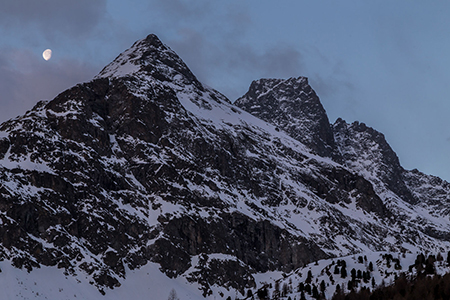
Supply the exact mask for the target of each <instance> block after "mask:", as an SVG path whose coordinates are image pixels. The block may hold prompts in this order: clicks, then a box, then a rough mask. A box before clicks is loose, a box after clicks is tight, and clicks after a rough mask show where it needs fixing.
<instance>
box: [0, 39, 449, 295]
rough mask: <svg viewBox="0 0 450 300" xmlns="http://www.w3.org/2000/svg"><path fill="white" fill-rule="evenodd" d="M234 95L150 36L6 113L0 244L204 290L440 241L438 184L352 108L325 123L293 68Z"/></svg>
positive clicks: (95, 274) (15, 258) (84, 268)
mask: <svg viewBox="0 0 450 300" xmlns="http://www.w3.org/2000/svg"><path fill="white" fill-rule="evenodd" d="M264 89H266V90H264ZM255 96H256V97H255ZM289 97H293V98H294V99H290V98H289ZM280 99H281V100H280ZM258 101H262V102H265V101H266V102H267V103H270V104H271V105H260V106H259V107H255V106H257V105H258ZM236 104H237V106H236V105H234V104H232V103H231V101H229V100H228V99H227V98H226V97H225V96H223V95H222V94H220V93H219V92H217V91H215V90H213V89H211V88H209V87H206V86H204V85H203V84H202V83H200V82H199V81H198V80H197V78H196V77H195V75H193V74H192V72H190V70H189V69H188V68H187V66H186V65H185V64H184V62H183V61H182V60H181V58H179V57H178V56H177V55H176V53H175V52H173V51H172V50H171V49H170V48H169V47H168V46H166V45H164V44H163V43H162V42H161V41H160V40H159V39H158V38H157V37H156V36H155V35H149V36H147V38H145V39H143V40H140V41H137V42H136V43H134V44H133V46H132V47H131V48H130V49H128V50H126V51H125V52H123V53H122V54H120V55H119V56H118V57H117V58H116V59H115V60H114V61H113V62H112V63H111V64H109V65H107V66H106V67H105V68H104V69H103V70H102V71H101V72H100V73H99V75H97V76H96V77H94V79H93V80H92V81H90V82H87V83H83V84H79V85H76V86H75V87H73V88H71V89H68V90H66V91H64V92H62V93H61V94H59V95H58V96H57V97H56V98H55V99H54V100H52V101H49V102H40V103H38V104H37V105H36V106H35V107H34V108H33V109H31V110H30V111H28V112H27V113H25V114H24V115H23V116H19V117H17V118H15V119H11V120H9V121H7V122H4V123H3V124H1V125H0V132H1V134H0V168H1V171H2V172H1V177H0V184H1V187H0V212H1V214H0V218H1V224H2V228H1V229H0V237H1V247H0V248H1V249H0V259H1V260H5V261H11V263H12V264H13V265H14V266H16V267H18V268H26V269H28V270H29V271H32V270H34V269H36V268H40V267H41V266H55V267H58V268H61V269H63V270H65V272H66V273H67V274H70V276H75V277H77V276H78V277H80V276H81V277H83V278H84V277H85V278H87V281H88V282H91V283H92V284H93V285H95V286H96V287H97V288H98V289H99V290H100V291H102V293H105V291H106V292H109V291H110V289H113V288H114V289H117V288H120V287H119V286H120V285H122V284H123V283H125V282H126V276H127V274H128V273H130V272H132V271H134V270H138V269H140V268H142V267H144V266H146V265H147V264H157V265H159V269H160V272H162V273H163V274H164V275H165V276H167V277H168V278H174V279H176V278H183V279H184V280H185V281H186V282H189V283H191V284H194V283H195V284H197V285H198V287H199V289H200V290H201V294H202V295H203V296H205V297H209V296H211V297H213V296H215V295H217V293H222V294H224V293H225V291H226V290H229V289H234V290H236V291H239V292H241V293H242V292H243V291H244V290H245V289H246V288H256V287H257V285H258V284H259V283H258V282H257V280H256V279H255V278H256V277H257V276H258V274H261V273H264V272H278V271H283V272H291V271H293V270H295V269H297V268H300V267H302V266H304V265H305V264H307V263H310V262H312V261H316V260H319V259H325V258H331V257H339V256H344V255H349V254H355V253H360V252H363V251H396V252H414V251H421V250H424V251H425V250H430V249H439V250H440V251H445V250H446V249H448V248H449V246H450V236H449V234H448V233H449V232H450V220H448V217H447V218H445V214H446V212H448V211H449V203H448V201H449V195H450V185H449V184H448V183H447V182H445V181H442V180H439V179H438V178H437V177H433V176H428V175H425V174H422V173H420V172H418V171H406V170H404V169H403V168H402V167H401V165H400V163H399V161H398V158H397V156H396V154H395V152H394V151H393V150H392V149H391V148H390V146H389V145H388V144H387V142H386V140H385V139H384V136H383V135H382V134H381V133H378V132H377V131H375V130H373V129H371V128H369V127H367V126H365V125H363V124H362V123H353V124H347V123H346V122H345V121H343V120H338V121H336V123H335V124H334V125H331V124H330V123H329V121H328V117H327V116H326V112H325V110H324V108H323V107H322V105H321V103H320V100H319V98H318V96H317V95H316V94H315V92H314V90H312V88H311V87H310V86H309V84H308V82H307V79H306V78H305V77H298V78H291V79H287V80H281V79H261V80H259V81H255V82H254V83H252V85H251V86H250V90H249V92H248V93H247V94H246V95H244V96H243V97H242V98H240V99H239V100H238V101H237V103H236ZM302 105H303V106H302ZM297 107H306V108H307V110H306V111H305V110H300V111H297V110H296V108H297ZM274 109H275V111H276V112H279V113H277V114H274V113H273V110H274ZM245 110H248V111H249V113H248V112H246V111H245ZM250 113H253V114H255V115H256V116H253V115H251V114H250ZM261 116H262V117H261ZM257 117H261V119H263V120H261V119H259V118H257ZM264 119H265V120H264ZM292 120H294V121H293V122H291V121H292ZM289 122H291V123H289ZM292 123H293V124H295V126H289V124H291V125H292ZM322 127H323V128H322ZM302 132H304V133H306V134H304V135H302V134H301V133H302ZM366 162H370V163H366Z"/></svg>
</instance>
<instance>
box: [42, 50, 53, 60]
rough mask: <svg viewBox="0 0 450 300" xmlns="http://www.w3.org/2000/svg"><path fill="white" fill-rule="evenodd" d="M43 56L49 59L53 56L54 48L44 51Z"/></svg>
mask: <svg viewBox="0 0 450 300" xmlns="http://www.w3.org/2000/svg"><path fill="white" fill-rule="evenodd" d="M42 57H43V58H44V59H45V60H49V59H50V58H52V50H51V49H47V50H45V51H44V52H43V53H42Z"/></svg>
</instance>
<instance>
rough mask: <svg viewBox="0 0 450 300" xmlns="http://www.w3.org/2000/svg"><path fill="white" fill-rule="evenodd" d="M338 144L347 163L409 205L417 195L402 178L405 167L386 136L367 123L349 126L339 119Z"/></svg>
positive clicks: (335, 131)
mask: <svg viewBox="0 0 450 300" xmlns="http://www.w3.org/2000/svg"><path fill="white" fill-rule="evenodd" d="M333 131H334V136H335V140H336V145H337V147H338V149H339V152H340V155H341V156H342V158H343V161H344V162H345V164H346V165H347V166H348V167H350V168H351V169H353V170H354V171H356V172H357V173H359V174H363V175H364V177H366V179H369V180H371V181H373V182H375V183H376V182H380V183H382V184H384V185H385V187H386V188H388V189H389V190H391V191H393V192H394V193H395V194H397V195H398V196H400V197H401V198H402V199H403V200H405V201H407V202H415V198H414V196H413V195H412V194H411V192H410V191H409V190H408V188H407V187H406V185H405V183H404V182H403V179H402V176H403V175H402V174H403V172H404V169H403V167H402V166H401V165H400V161H399V159H398V157H397V154H396V153H395V152H394V150H393V149H392V148H391V146H390V145H389V143H388V142H387V141H386V138H385V136H384V134H382V133H381V132H379V131H377V130H375V129H373V128H372V127H369V126H367V125H366V124H364V123H360V122H357V121H356V122H353V123H352V124H348V123H347V122H345V121H344V120H342V119H341V118H338V119H337V120H336V122H335V123H334V125H333Z"/></svg>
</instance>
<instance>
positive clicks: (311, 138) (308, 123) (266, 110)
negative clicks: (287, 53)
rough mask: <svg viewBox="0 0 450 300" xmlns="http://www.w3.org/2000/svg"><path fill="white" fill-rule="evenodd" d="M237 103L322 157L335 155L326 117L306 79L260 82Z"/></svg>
mask: <svg viewBox="0 0 450 300" xmlns="http://www.w3.org/2000/svg"><path fill="white" fill-rule="evenodd" d="M235 104H236V105H237V106H239V107H240V108H242V109H244V110H246V111H247V112H249V113H251V114H252V115H254V116H257V117H258V118H260V119H262V120H264V121H267V122H269V123H272V124H274V125H276V126H277V127H278V128H279V129H281V130H283V131H285V132H286V133H287V134H289V135H290V136H291V137H293V138H295V139H297V140H299V141H301V142H302V143H304V144H306V145H307V146H309V147H310V148H311V149H312V150H313V151H315V152H316V153H317V154H319V155H322V156H328V157H331V156H333V153H334V149H335V146H334V138H333V132H332V129H331V126H330V123H329V121H328V117H327V114H326V112H325V109H324V108H323V106H322V104H321V103H320V100H319V97H318V96H317V95H316V93H315V92H314V90H313V89H312V88H311V86H310V85H309V83H308V79H307V78H306V77H297V78H289V79H260V80H257V81H253V82H252V84H251V85H250V88H249V90H248V92H247V93H246V94H245V95H244V96H243V97H241V98H239V99H238V100H236V102H235Z"/></svg>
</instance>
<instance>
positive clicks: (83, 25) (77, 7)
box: [0, 0, 106, 39]
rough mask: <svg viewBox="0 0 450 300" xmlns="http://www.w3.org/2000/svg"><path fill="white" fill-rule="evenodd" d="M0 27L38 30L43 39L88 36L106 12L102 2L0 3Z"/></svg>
mask: <svg viewBox="0 0 450 300" xmlns="http://www.w3.org/2000/svg"><path fill="white" fill-rule="evenodd" d="M0 7H1V10H0V26H1V28H2V29H3V31H6V32H11V31H14V32H19V33H27V32H29V31H30V30H31V31H33V30H38V31H39V32H41V33H43V34H44V35H45V36H46V37H47V38H49V39H53V38H55V37H56V36H59V35H60V34H62V35H71V36H72V37H79V36H83V35H86V34H87V33H89V32H90V31H91V30H92V29H93V28H95V26H96V25H97V24H98V22H99V21H100V19H101V18H102V17H104V15H105V13H106V0H95V1H91V0H77V1H61V0H39V1H30V0H14V1H10V0H0Z"/></svg>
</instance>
